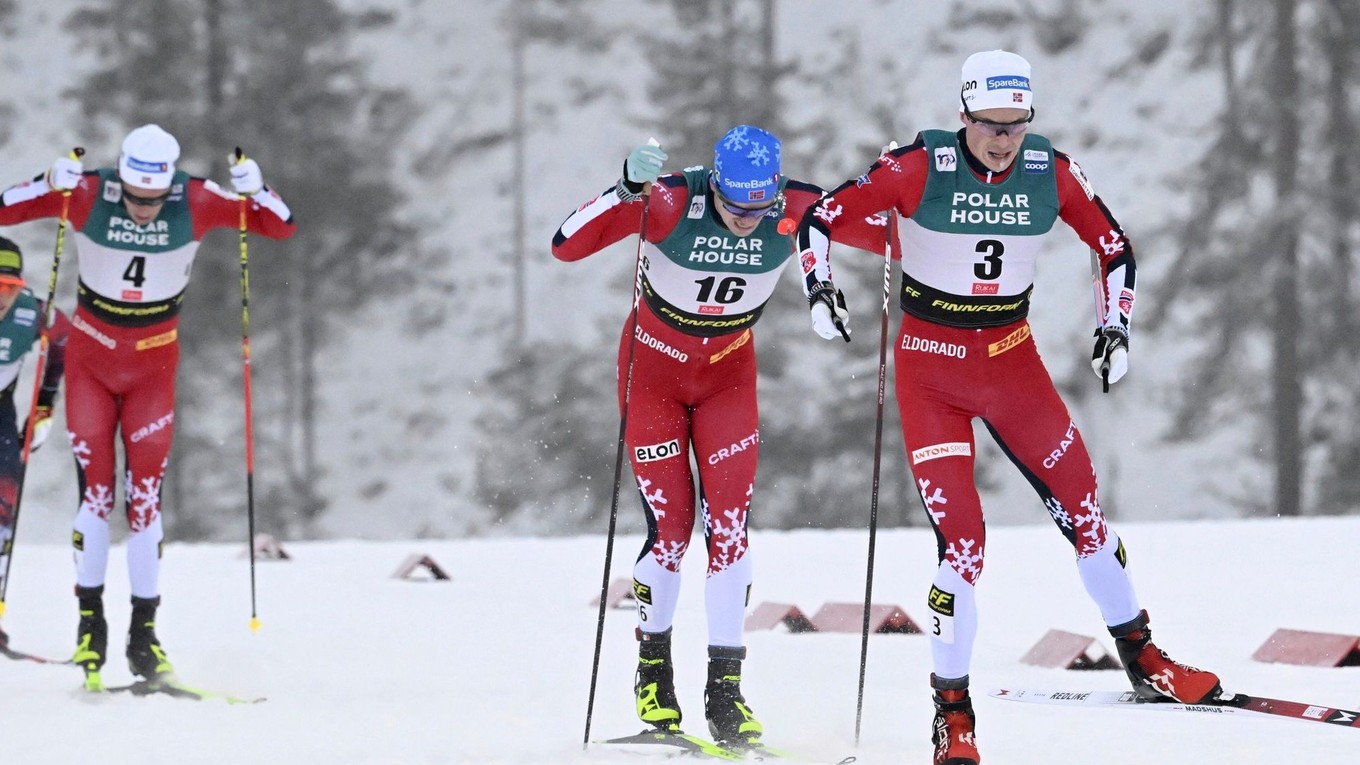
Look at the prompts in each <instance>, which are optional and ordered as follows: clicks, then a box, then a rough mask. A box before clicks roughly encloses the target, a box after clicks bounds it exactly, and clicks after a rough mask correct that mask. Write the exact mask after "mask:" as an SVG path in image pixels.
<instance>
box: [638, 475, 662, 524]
mask: <svg viewBox="0 0 1360 765" xmlns="http://www.w3.org/2000/svg"><path fill="white" fill-rule="evenodd" d="M637 484H638V491H639V492H641V493H642V498H643V499H644V500H646V502H647V507H649V508H651V510H652V515H653V516H655V517H656V519H657V520H660V519H662V518H665V517H666V509H665V505H666V504H668V503H669V500H667V499H666V495H665V493H664V492H663V491H662V490H661V489H657V490H656V491H655V492H653V493H651V494H649V493H647V489H648V488H650V487H651V485H652V482H651V481H648V480H647V479H645V478H642V477H638V479H637Z"/></svg>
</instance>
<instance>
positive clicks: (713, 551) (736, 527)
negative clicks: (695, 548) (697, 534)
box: [704, 484, 755, 576]
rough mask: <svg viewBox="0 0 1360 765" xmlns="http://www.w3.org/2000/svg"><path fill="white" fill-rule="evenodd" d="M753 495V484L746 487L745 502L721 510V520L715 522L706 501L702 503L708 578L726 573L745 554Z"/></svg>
mask: <svg viewBox="0 0 1360 765" xmlns="http://www.w3.org/2000/svg"><path fill="white" fill-rule="evenodd" d="M754 493H755V484H749V485H748V486H747V487H746V502H745V503H744V504H743V505H742V506H741V507H734V508H732V509H730V510H723V511H722V518H719V519H717V520H715V519H714V518H713V517H712V515H711V514H710V512H709V507H708V501H707V500H705V501H704V528H706V529H708V537H709V554H708V575H709V576H713V575H714V574H717V573H719V572H722V571H726V570H727V569H728V568H729V567H731V566H732V564H734V563H736V562H737V561H739V560H741V558H742V556H744V555H745V554H746V547H747V542H746V516H747V514H749V513H750V512H751V496H752V495H753V494H754Z"/></svg>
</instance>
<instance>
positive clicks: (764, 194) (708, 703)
mask: <svg viewBox="0 0 1360 765" xmlns="http://www.w3.org/2000/svg"><path fill="white" fill-rule="evenodd" d="M713 151H714V157H713V167H712V168H711V169H710V168H707V167H694V168H687V169H685V170H683V171H681V172H678V173H670V174H667V175H661V167H662V164H663V163H664V162H665V161H666V159H667V155H666V153H665V151H664V150H663V149H662V148H661V147H660V146H657V145H655V144H649V145H646V146H641V147H639V148H637V149H635V150H634V151H633V152H632V153H631V154H629V155H628V158H627V160H626V161H625V162H624V166H623V176H622V178H621V179H620V180H619V181H618V183H617V184H616V185H614V186H612V187H610V188H609V189H607V190H605V192H604V193H602V194H600V195H599V196H598V197H596V198H594V199H592V200H590V201H589V202H586V203H585V204H584V205H582V206H581V207H580V208H579V209H578V210H577V211H576V212H574V213H572V214H571V215H570V216H569V217H568V218H567V219H566V221H565V222H563V223H562V226H561V228H560V229H559V230H558V231H557V234H556V235H555V236H554V237H553V255H554V256H555V257H557V258H558V259H559V260H564V261H575V260H580V259H582V258H585V257H586V256H588V255H591V254H593V253H595V252H598V251H599V250H601V249H603V248H605V247H608V246H609V245H611V244H613V243H615V242H618V241H620V240H622V239H624V238H625V237H627V236H629V235H633V234H638V233H639V228H640V226H641V225H642V222H643V221H646V230H645V231H643V232H641V233H642V236H643V238H644V240H645V241H644V243H643V247H642V250H641V255H640V258H641V262H640V263H638V276H639V284H638V288H639V289H640V290H641V299H640V300H639V301H638V304H637V307H636V313H635V315H630V316H629V319H628V320H627V321H625V323H624V328H623V333H622V337H621V338H620V343H619V351H618V396H619V406H620V410H621V411H623V407H624V406H625V405H626V407H627V410H626V413H625V416H626V417H627V428H626V433H625V441H626V443H627V446H628V457H629V464H630V465H631V466H632V470H633V474H634V476H635V477H636V479H637V489H638V495H639V496H640V498H641V500H642V507H643V511H644V512H645V513H646V515H647V529H648V534H647V539H646V541H645V542H644V544H643V548H642V551H641V553H640V554H639V556H638V559H637V563H636V565H635V566H634V569H633V578H634V591H635V593H636V594H637V599H638V602H639V605H638V624H637V629H636V635H637V639H638V641H639V649H638V667H637V674H636V677H635V683H634V695H635V701H636V705H637V712H638V716H639V717H640V718H641V719H642V721H643V722H645V723H647V724H649V725H652V726H655V727H656V728H657V729H658V730H663V731H679V730H680V721H681V712H680V705H679V701H678V699H677V698H676V693H675V683H674V671H673V666H672V660H671V629H672V623H673V619H674V615H675V609H676V604H677V601H678V596H679V592H680V562H681V559H682V558H683V557H684V555H685V551H686V549H687V547H688V545H689V541H690V535H691V533H692V531H693V528H694V523H695V520H696V517H699V516H701V517H702V523H703V532H704V540H705V542H706V544H707V554H708V573H707V582H706V584H705V601H706V605H707V613H708V656H709V663H708V681H707V685H706V688H705V692H704V712H705V717H706V718H707V720H708V723H709V730H710V732H711V733H712V734H713V738H714V739H715V740H716V741H717V742H718V743H720V744H723V745H726V746H731V747H752V746H756V745H758V744H759V742H760V737H761V735H762V733H763V728H762V726H761V724H760V722H759V721H758V720H757V719H756V717H755V715H754V714H753V713H752V711H751V708H750V707H749V706H748V705H747V704H746V700H745V697H744V696H743V695H742V692H741V687H740V683H741V664H742V661H743V659H744V658H745V656H746V648H745V641H744V640H743V636H742V625H743V620H744V618H745V608H746V604H747V598H748V596H749V589H750V586H751V581H752V575H751V557H750V551H749V548H748V539H747V518H748V513H749V512H750V511H751V509H752V505H753V497H754V495H755V474H756V458H757V454H758V452H759V446H760V430H759V420H758V415H757V407H756V355H755V342H754V336H753V334H752V326H753V325H754V324H755V323H756V320H757V319H759V318H760V314H761V311H762V310H763V309H764V307H765V303H766V301H768V300H769V299H770V296H771V294H772V293H773V292H774V288H775V284H776V282H777V281H778V280H779V276H780V274H781V273H782V272H783V270H784V266H785V265H787V262H788V261H789V259H790V257H791V256H792V254H793V240H792V238H791V234H792V232H793V229H794V223H795V221H796V220H797V219H798V217H799V216H801V215H802V214H803V211H804V210H806V209H808V208H809V207H811V206H812V205H813V204H815V203H816V202H817V200H818V199H819V198H821V196H822V194H823V191H822V189H821V188H819V187H817V186H814V185H812V184H808V183H803V182H800V181H796V180H792V179H788V178H785V177H783V175H781V170H780V142H779V139H778V138H776V137H775V136H774V135H772V134H771V133H769V132H767V131H765V130H762V129H760V128H758V127H754V126H751V125H739V126H737V127H735V128H733V129H732V130H730V131H728V132H727V134H726V135H724V136H723V137H722V138H720V139H719V140H718V142H717V144H716V145H715V146H714V147H713ZM644 206H646V207H647V209H648V213H647V215H646V216H644V215H643V208H644ZM884 225H885V224H884V222H883V220H882V219H881V218H877V217H873V216H868V215H866V216H861V218H860V219H859V220H856V221H854V222H852V223H851V224H850V225H846V226H843V227H841V228H840V230H839V231H838V232H837V239H838V241H841V242H843V243H845V244H848V245H850V246H852V247H856V248H859V249H865V250H871V251H877V252H879V253H881V252H883V246H884V228H883V226H884ZM630 332H631V336H630ZM630 353H631V355H630ZM630 358H632V359H633V363H632V369H631V378H632V384H631V387H628V378H629V376H630V370H629V368H628V364H629V359H630ZM691 452H693V455H694V460H695V463H696V464H697V465H698V472H699V475H698V485H699V488H698V492H697V496H696V490H695V476H694V475H693V474H692V471H691V469H690V454H691Z"/></svg>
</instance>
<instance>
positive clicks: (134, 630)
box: [127, 596, 175, 683]
mask: <svg viewBox="0 0 1360 765" xmlns="http://www.w3.org/2000/svg"><path fill="white" fill-rule="evenodd" d="M160 604H161V599H160V597H154V598H138V597H136V596H134V597H133V598H132V624H131V626H130V627H129V628H128V639H127V660H128V669H129V670H131V672H132V674H134V675H137V676H138V677H141V678H143V679H145V680H147V681H149V682H151V683H158V682H160V681H162V680H164V679H166V678H168V677H170V676H172V675H173V674H174V672H175V668H174V667H173V666H171V665H170V660H169V659H167V658H166V657H165V651H164V650H163V649H162V648H161V641H160V640H158V639H157V638H156V607H157V606H159V605H160Z"/></svg>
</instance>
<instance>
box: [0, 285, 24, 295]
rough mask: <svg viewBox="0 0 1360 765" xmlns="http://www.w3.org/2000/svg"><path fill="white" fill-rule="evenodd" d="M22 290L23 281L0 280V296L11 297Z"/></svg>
mask: <svg viewBox="0 0 1360 765" xmlns="http://www.w3.org/2000/svg"><path fill="white" fill-rule="evenodd" d="M23 291H24V283H23V282H18V283H17V284H16V283H15V282H0V297H7V298H12V297H14V296H15V295H18V294H19V293H20V292H23Z"/></svg>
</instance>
